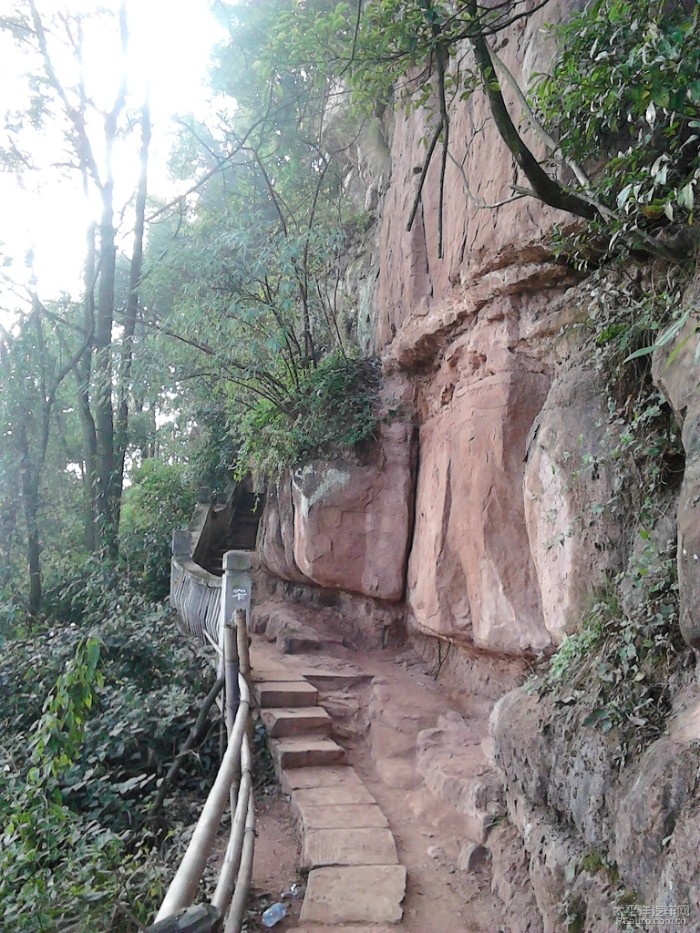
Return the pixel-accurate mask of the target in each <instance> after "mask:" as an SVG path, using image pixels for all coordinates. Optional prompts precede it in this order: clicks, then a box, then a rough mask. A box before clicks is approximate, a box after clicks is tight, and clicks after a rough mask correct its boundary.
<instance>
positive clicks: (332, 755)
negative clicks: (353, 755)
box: [270, 736, 345, 771]
mask: <svg viewBox="0 0 700 933" xmlns="http://www.w3.org/2000/svg"><path fill="white" fill-rule="evenodd" d="M270 753H271V754H272V760H273V761H274V762H275V767H276V769H277V770H278V771H285V770H286V769H287V768H307V767H318V766H319V765H337V764H339V763H340V762H341V761H343V759H344V758H345V750H344V749H343V748H341V746H340V745H338V743H337V742H334V741H333V739H328V738H318V739H316V738H313V737H308V738H307V737H305V736H301V737H299V736H291V737H289V738H284V739H270Z"/></svg>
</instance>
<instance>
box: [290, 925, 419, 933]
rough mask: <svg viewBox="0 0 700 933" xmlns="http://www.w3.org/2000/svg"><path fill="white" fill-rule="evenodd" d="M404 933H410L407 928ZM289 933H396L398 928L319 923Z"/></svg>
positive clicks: (297, 928) (294, 929)
mask: <svg viewBox="0 0 700 933" xmlns="http://www.w3.org/2000/svg"><path fill="white" fill-rule="evenodd" d="M401 931H402V933H409V931H408V930H406V928H405V927H401ZM288 933H396V927H393V926H391V927H389V926H386V925H385V924H382V925H381V926H377V925H376V924H374V923H373V924H371V925H367V924H363V925H362V926H357V924H356V923H353V925H352V926H346V925H345V924H343V926H337V925H336V924H333V925H332V926H328V925H327V924H325V923H324V924H322V925H319V924H318V923H310V924H308V923H305V924H304V926H303V927H292V929H291V930H289V931H288Z"/></svg>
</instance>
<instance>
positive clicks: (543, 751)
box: [262, 5, 700, 933]
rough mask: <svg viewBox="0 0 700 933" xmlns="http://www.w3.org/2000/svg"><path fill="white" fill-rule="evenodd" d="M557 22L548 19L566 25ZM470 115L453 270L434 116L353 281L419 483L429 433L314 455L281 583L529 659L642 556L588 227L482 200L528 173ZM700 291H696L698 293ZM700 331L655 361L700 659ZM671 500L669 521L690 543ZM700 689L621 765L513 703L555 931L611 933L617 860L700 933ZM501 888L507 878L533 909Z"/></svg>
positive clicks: (521, 824) (529, 27)
mask: <svg viewBox="0 0 700 933" xmlns="http://www.w3.org/2000/svg"><path fill="white" fill-rule="evenodd" d="M560 6H561V5H560ZM556 10H557V8H556V7H551V6H548V7H547V8H546V15H547V18H548V19H550V20H551V18H552V16H553V15H556ZM544 15H545V11H540V12H539V13H538V14H536V15H535V16H533V17H532V18H531V19H525V20H523V21H521V22H520V23H519V24H517V26H515V27H514V28H513V29H512V30H511V33H510V35H509V36H508V37H507V39H508V42H507V44H504V47H503V48H502V50H501V53H500V54H501V55H502V57H503V58H504V60H505V61H506V64H507V65H508V66H509V68H510V69H511V71H512V72H513V73H514V74H515V76H516V78H517V79H518V80H519V81H520V83H521V84H523V85H527V83H528V80H529V78H530V76H531V75H532V74H533V73H534V72H535V71H541V70H543V68H544V67H546V60H547V55H548V50H547V48H546V47H545V46H544V45H543V39H542V33H541V26H542V21H543V17H544ZM511 105H512V101H511ZM512 109H513V112H515V108H514V107H513V108H512ZM451 119H452V123H451V137H452V139H453V140H457V141H458V142H457V143H454V145H455V147H456V151H455V153H454V155H455V159H456V163H457V164H455V162H454V161H448V166H447V179H446V185H445V190H446V193H447V195H446V201H445V204H444V207H443V210H444V213H443V224H444V247H445V249H444V256H443V257H442V258H439V257H438V255H437V242H438V236H437V223H438V222H437V216H438V181H439V165H438V164H437V163H438V161H439V160H436V164H435V165H434V166H432V167H431V168H430V170H429V172H428V176H427V181H426V185H425V188H424V192H423V197H422V200H421V206H420V208H419V210H418V214H417V217H416V221H415V223H414V226H413V229H412V231H411V232H408V231H407V230H406V220H407V217H408V215H409V212H410V209H411V205H412V203H413V199H414V196H415V190H416V184H417V180H416V179H417V176H416V171H415V170H416V168H417V167H419V166H420V165H421V164H422V160H423V157H424V153H425V147H424V145H423V140H424V138H425V136H426V135H427V134H429V126H428V124H429V120H428V119H427V118H426V117H425V115H424V114H421V113H420V112H413V113H411V114H409V115H405V114H398V115H397V116H396V118H395V122H394V125H393V127H392V129H391V132H390V134H389V136H390V140H389V141H390V158H391V175H390V179H389V180H388V182H387V177H386V175H383V176H382V179H381V184H379V183H377V184H375V186H374V188H373V191H374V192H375V194H376V192H377V191H382V192H383V191H384V188H385V187H386V186H387V183H388V187H387V188H386V192H385V193H383V195H382V197H381V198H380V200H379V218H380V219H379V224H380V226H379V254H378V259H377V261H378V268H379V273H378V279H377V280H376V287H375V272H374V270H375V268H376V263H375V262H369V263H366V264H365V265H364V266H363V268H364V269H365V270H372V271H371V276H370V278H371V281H368V282H364V283H363V286H362V288H358V289H356V292H357V293H358V294H362V296H363V298H362V307H363V314H364V313H365V312H366V311H367V309H368V308H369V309H370V310H369V317H370V321H369V323H370V324H371V328H370V331H371V333H370V336H369V338H368V339H369V342H370V345H371V347H372V348H373V349H374V351H375V352H376V353H377V354H378V355H379V356H380V357H381V359H382V362H383V367H384V372H385V374H386V375H387V377H390V378H391V380H393V382H394V383H395V384H402V385H403V387H404V395H405V396H408V397H410V399H411V400H412V408H413V412H414V420H415V423H416V426H417V438H418V440H417V463H418V466H417V471H415V472H414V469H413V463H414V451H413V444H414V438H413V434H412V432H411V431H410V430H409V429H408V427H407V426H406V425H405V424H403V423H401V422H398V423H396V424H394V425H393V426H390V427H386V428H384V433H383V437H382V454H381V455H380V463H381V466H370V467H358V466H357V465H350V464H345V463H327V464H312V465H310V466H309V467H307V468H305V469H304V470H301V471H299V472H298V473H296V474H295V475H294V476H292V477H289V476H288V477H286V478H284V479H283V480H282V481H281V483H280V486H279V488H278V490H277V497H278V499H277V501H278V503H279V506H278V509H277V510H275V508H274V507H271V506H268V511H267V517H266V523H265V531H264V536H263V539H262V556H263V562H264V564H265V565H266V566H267V568H268V569H269V570H270V572H272V573H274V574H276V575H277V576H279V577H282V578H283V579H286V580H289V581H296V582H304V581H310V582H312V583H315V584H317V585H319V586H323V587H330V588H335V589H338V590H345V591H350V592H353V593H357V594H362V595H365V596H369V597H374V598H377V599H380V600H391V601H396V602H398V603H399V604H401V605H403V607H404V608H405V618H406V622H407V626H408V629H409V630H413V631H417V632H420V633H423V634H426V635H429V636H436V637H437V638H440V639H447V640H449V641H450V643H452V644H456V645H457V646H458V647H463V648H465V649H469V650H472V649H478V651H480V652H489V653H492V654H497V655H510V656H514V657H515V656H522V655H526V656H533V655H536V654H538V653H540V652H543V651H548V650H553V649H554V648H555V647H556V646H557V645H559V644H560V643H561V641H562V639H563V638H564V636H565V635H566V634H567V633H569V632H571V631H575V630H576V629H577V627H578V626H579V625H580V622H581V619H582V617H583V615H584V612H585V610H586V607H587V605H588V601H589V599H590V594H591V592H592V591H593V590H594V589H595V587H596V586H599V585H600V584H602V583H603V581H604V580H605V578H606V575H608V574H609V573H611V572H615V571H617V570H619V569H620V568H621V567H622V566H624V564H625V562H626V560H627V559H628V558H629V553H628V551H629V547H630V540H631V538H630V535H629V534H628V538H627V540H624V535H623V534H622V531H621V528H620V526H619V523H618V522H617V520H616V517H615V516H613V515H611V514H609V513H608V511H607V510H606V503H607V502H609V500H610V499H611V497H612V495H613V493H614V492H615V489H616V486H615V484H616V483H617V482H619V478H616V476H615V472H614V470H613V467H612V465H611V463H610V458H606V457H605V456H604V455H603V454H604V451H605V449H606V448H610V447H611V446H613V444H614V440H615V439H614V437H611V433H610V432H611V430H613V429H612V428H611V427H610V425H609V421H608V391H607V388H606V385H605V378H604V376H603V375H602V374H601V372H600V371H599V369H598V368H597V366H596V365H595V360H594V353H593V350H594V349H595V346H594V344H592V343H591V338H590V333H589V332H588V331H587V330H586V328H585V327H583V326H577V325H579V324H581V322H584V321H585V319H586V299H585V295H584V291H583V290H584V285H582V283H581V281H580V278H579V277H577V276H576V275H575V274H574V273H573V272H572V271H571V270H570V269H569V268H567V267H566V266H565V265H563V264H560V263H558V262H556V261H555V260H554V258H553V256H552V253H551V250H550V249H549V248H548V246H547V242H548V235H549V233H550V231H551V228H552V226H553V224H555V223H559V224H566V223H570V218H569V217H567V216H564V215H561V214H558V213H557V212H556V211H553V210H551V209H550V208H547V207H545V206H543V205H541V204H539V203H538V202H536V201H534V200H532V199H520V200H515V201H512V200H511V201H510V203H507V204H502V205H501V206H498V207H490V208H487V207H485V206H484V205H493V204H496V203H500V202H503V201H508V200H510V198H511V196H512V193H513V192H512V188H511V186H512V185H516V186H524V185H525V182H524V180H523V179H522V178H521V177H520V175H519V173H518V172H517V171H516V170H515V169H514V167H513V164H512V160H511V158H510V156H509V154H508V153H507V152H506V150H505V147H504V146H503V144H502V143H501V141H500V139H499V138H498V136H497V134H496V131H495V129H494V128H493V126H492V124H491V123H490V121H489V120H488V113H487V110H486V105H485V102H484V100H483V98H482V97H480V96H478V95H475V96H474V97H473V98H472V99H471V100H469V101H467V102H463V103H457V104H455V105H454V106H453V112H452V115H451ZM523 132H524V133H525V135H526V136H527V129H526V128H525V129H523ZM530 143H531V145H532V146H533V148H535V149H536V148H537V146H536V142H534V141H532V140H530ZM459 165H461V166H462V168H459V167H458V166H459ZM467 185H468V189H469V190H468V191H467ZM360 265H362V264H360ZM358 268H359V266H358ZM698 281H700V280H698ZM698 295H700V284H698V283H697V282H696V284H695V286H694V290H691V291H690V292H689V293H688V300H695V301H696V300H697V297H698ZM367 323H368V322H367V321H364V324H365V325H366V324H367ZM695 327H696V325H695V323H694V322H689V324H688V326H687V330H686V332H685V333H683V334H681V335H679V337H678V339H677V341H676V343H675V345H672V346H670V347H668V348H667V349H666V351H665V354H663V355H662V354H657V359H656V360H655V364H654V365H655V378H656V382H657V384H658V385H659V387H660V388H661V390H662V391H663V393H664V394H665V396H666V398H667V399H668V400H669V402H670V404H671V405H672V407H673V409H674V411H675V413H676V416H677V419H678V422H679V424H682V428H683V446H684V450H685V454H686V457H687V465H686V471H685V477H684V482H683V487H682V491H681V496H680V503H679V506H678V543H679V548H678V568H679V578H680V592H681V612H682V619H681V625H682V630H683V635H684V637H685V639H686V641H687V643H688V644H689V645H691V646H692V647H693V648H694V649H696V650H700V558H699V557H698V555H700V520H699V519H698V503H700V390H698V384H699V383H700V365H699V364H698V363H697V361H696V345H697V334H696V332H695ZM685 338H688V339H687V340H686V342H685V343H684V342H683V341H684V340H685ZM672 352H673V354H674V356H673V359H674V363H673V365H672V366H669V365H667V364H668V360H669V355H670V354H671V353H672ZM628 481H629V482H636V480H635V479H634V478H633V477H630V478H629V479H628ZM268 503H274V500H273V499H272V497H270V498H268ZM675 505H676V504H675V502H669V503H668V508H667V524H668V527H669V528H670V531H671V536H674V535H675V528H674V527H673V519H672V516H673V514H674V510H675ZM631 537H632V538H633V537H634V535H632V536H631ZM690 679H691V675H690V674H689V675H688V677H687V678H686V679H685V681H679V682H678V683H677V684H675V685H674V689H675V690H677V691H679V690H680V691H681V693H679V697H680V699H678V700H677V703H676V706H675V711H674V716H673V718H672V721H671V727H670V731H669V734H668V735H667V736H663V737H659V738H658V739H657V741H656V742H655V743H654V744H652V745H651V746H650V747H649V748H648V749H647V750H646V751H645V752H644V753H643V755H642V756H641V757H639V758H638V759H636V760H634V759H632V760H631V761H630V762H629V763H628V765H627V766H626V767H625V768H622V769H621V768H620V761H619V757H618V755H617V753H618V751H619V749H617V748H616V746H615V740H614V739H613V738H611V737H606V736H605V735H603V734H601V733H600V732H597V731H595V730H593V729H590V728H586V729H583V728H582V729H580V730H573V731H572V730H569V731H568V732H567V731H566V723H565V722H564V713H565V712H566V711H565V710H564V713H563V712H562V710H561V709H559V708H557V706H556V704H553V703H551V702H548V701H547V700H546V699H545V700H538V698H537V697H535V696H530V695H529V694H526V693H524V692H523V691H516V692H514V693H512V694H509V695H507V696H506V697H505V698H504V699H503V700H502V701H501V703H500V704H499V706H498V707H497V710H496V713H495V714H494V721H493V731H494V738H495V743H496V752H497V762H498V765H499V766H500V768H501V769H502V772H503V775H504V781H505V785H506V790H507V799H508V816H509V820H510V823H511V824H512V827H511V829H512V828H513V827H514V828H515V829H514V830H513V831H516V830H517V833H519V835H520V838H521V839H522V844H523V846H524V849H525V851H526V853H527V858H526V859H525V862H524V864H527V866H528V868H527V874H528V877H529V883H531V884H532V888H533V890H534V895H535V899H536V901H537V906H538V909H539V911H540V915H541V918H542V927H541V928H542V929H544V930H551V931H559V930H561V929H565V928H566V927H565V926H563V925H562V923H563V921H562V919H561V918H562V916H563V913H562V912H563V911H564V913H566V911H567V910H569V908H571V912H572V916H574V919H576V918H578V920H577V922H578V921H580V920H581V918H582V917H583V918H584V921H585V925H584V926H582V927H576V928H577V929H579V928H580V929H585V930H588V931H600V933H603V931H609V930H610V929H613V928H614V927H615V918H614V917H613V914H612V906H611V903H612V902H611V901H610V896H611V895H610V890H611V888H610V885H611V882H610V878H609V877H608V876H607V875H606V874H605V872H604V871H600V870H598V869H597V868H591V865H590V864H589V863H590V862H591V859H590V858H589V859H588V861H587V860H586V855H587V853H588V855H590V853H591V852H592V851H595V852H601V853H603V854H604V855H605V857H606V859H607V860H608V861H607V862H606V864H610V865H612V864H615V865H617V869H615V870H616V871H619V875H620V878H621V879H622V881H623V883H624V884H626V885H627V886H628V887H629V888H630V889H634V891H635V892H636V894H637V896H638V897H641V898H643V899H644V901H645V902H646V903H649V904H658V905H667V906H673V905H674V904H684V903H690V904H692V909H693V911H694V914H693V916H697V917H698V918H700V906H699V905H698V898H699V897H700V863H699V862H698V859H697V851H698V849H699V846H698V843H699V842H700V828H699V827H698V819H697V814H698V808H697V800H696V797H695V796H694V794H695V784H696V775H697V768H698V766H700V761H699V760H698V747H700V746H699V744H698V743H700V733H698V729H697V722H698V718H697V709H698V697H697V695H696V692H695V690H694V689H693V687H692V686H691V684H690ZM681 688H683V689H682V690H681ZM517 833H516V834H517ZM498 836H499V834H498V833H494V836H493V838H494V843H493V848H492V852H493V857H494V865H496V863H497V860H498V857H499V856H498ZM487 844H488V843H487ZM571 866H574V869H575V870H573V871H572V870H571ZM499 872H500V869H499ZM505 874H507V873H505ZM505 874H503V873H501V874H499V875H498V877H499V878H501V881H500V882H497V881H494V885H495V887H496V888H498V886H499V884H501V888H502V892H503V897H504V899H505V900H506V901H508V900H509V899H510V900H511V901H512V902H513V903H514V902H515V892H512V891H510V892H509V889H508V885H507V884H505V882H503V878H504V877H505ZM581 904H584V905H587V906H586V909H585V910H583V913H581V911H580V910H579V908H580V905H581ZM577 905H579V906H578V907H577ZM513 923H514V924H515V925H514V926H513V929H517V928H518V927H517V918H516V919H514V920H513Z"/></svg>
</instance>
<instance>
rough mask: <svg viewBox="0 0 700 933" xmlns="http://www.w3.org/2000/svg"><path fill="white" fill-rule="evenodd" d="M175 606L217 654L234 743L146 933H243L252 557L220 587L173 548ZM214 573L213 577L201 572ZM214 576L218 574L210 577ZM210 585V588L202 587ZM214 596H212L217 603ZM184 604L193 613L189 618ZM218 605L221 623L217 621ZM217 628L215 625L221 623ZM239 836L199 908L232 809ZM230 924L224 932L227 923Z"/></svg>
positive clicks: (251, 832) (249, 792)
mask: <svg viewBox="0 0 700 933" xmlns="http://www.w3.org/2000/svg"><path fill="white" fill-rule="evenodd" d="M173 551H174V553H173V573H172V578H171V600H172V599H173V595H175V597H176V600H175V602H178V603H179V604H176V608H177V609H178V611H179V612H180V614H181V617H182V618H183V621H184V622H185V627H186V628H187V630H188V631H190V632H191V633H192V634H197V635H198V636H199V637H200V638H201V639H202V641H205V642H208V643H210V644H211V645H212V647H214V648H215V649H216V655H215V658H216V656H217V655H218V658H217V661H216V666H217V668H218V670H219V672H220V675H224V676H225V690H226V700H225V704H224V709H223V712H224V713H225V714H226V717H227V732H228V743H227V747H226V751H225V753H224V755H223V758H222V761H221V765H220V766H219V771H218V773H217V775H216V779H215V781H214V785H213V787H212V789H211V791H210V792H209V796H208V797H207V800H206V803H205V804H204V808H203V809H202V813H201V815H200V817H199V820H198V821H197V825H196V826H195V829H194V832H193V834H192V838H191V840H190V843H189V845H188V847H187V851H186V852H185V854H184V856H183V858H182V861H181V862H180V865H179V867H178V870H177V872H176V874H175V877H174V878H173V880H172V882H171V884H170V887H169V888H168V891H167V893H166V895H165V898H164V900H163V903H162V904H161V907H160V910H159V911H158V914H157V916H156V920H155V923H154V924H153V925H152V926H150V927H148V928H147V930H146V931H145V933H220V931H222V930H223V931H224V933H240V930H241V926H242V924H243V919H244V915H245V906H246V902H247V898H248V891H249V889H250V879H251V875H252V868H253V848H254V837H255V808H254V804H253V776H252V754H251V748H250V741H249V735H248V733H249V724H250V706H251V701H250V685H249V683H248V680H247V679H246V675H247V674H248V673H249V671H250V660H249V656H248V628H247V611H249V607H250V574H249V569H250V554H248V553H245V552H239V551H229V552H227V553H226V554H225V555H224V562H223V566H224V576H223V577H222V578H220V579H219V578H213V579H215V580H216V581H217V583H218V592H216V600H218V602H216V603H215V600H214V598H213V593H214V592H215V591H216V589H217V588H216V587H215V586H213V585H212V584H211V581H210V580H207V579H206V578H203V577H202V576H201V574H200V573H199V572H198V570H199V571H201V568H197V566H196V565H194V568H195V569H193V568H192V567H190V566H189V563H191V559H190V558H189V556H188V555H186V554H183V553H182V552H181V553H180V554H176V553H175V548H174V549H173ZM201 573H204V574H206V571H201ZM206 576H207V577H211V576H212V575H211V574H206ZM202 583H204V586H202V585H201V584H202ZM206 591H211V593H212V596H211V597H210V596H209V595H208V593H207V592H206ZM182 605H184V606H186V608H187V612H188V613H189V615H188V617H187V618H185V616H184V615H183V611H182ZM214 605H216V610H217V612H216V616H214V617H213V618H212V612H213V607H214ZM213 622H215V624H213ZM229 801H230V804H231V831H230V836H229V840H228V845H227V847H226V854H225V857H224V861H223V865H222V867H221V871H220V874H219V879H218V883H217V886H216V890H215V892H214V895H213V897H212V902H211V904H207V905H201V904H200V905H197V906H194V907H193V906H192V902H193V900H194V899H195V897H196V895H197V891H198V889H199V885H200V882H201V879H202V875H203V873H204V870H205V868H206V865H207V862H208V860H209V858H210V857H211V853H212V850H213V848H214V843H215V841H216V837H217V834H218V831H219V827H220V824H221V819H222V817H223V814H224V811H225V810H226V804H227V802H229ZM227 912H228V918H227V919H226V922H225V925H224V919H223V918H224V917H226V913H227Z"/></svg>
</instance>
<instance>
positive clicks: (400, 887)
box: [300, 865, 448, 933]
mask: <svg viewBox="0 0 700 933" xmlns="http://www.w3.org/2000/svg"><path fill="white" fill-rule="evenodd" d="M405 893H406V869H405V868H404V866H403V865H343V866H336V867H332V868H315V869H313V871H311V872H309V879H308V883H307V887H306V896H305V898H304V903H303V905H302V908H301V918H300V919H301V922H302V923H304V922H306V921H315V922H318V923H327V924H341V923H398V922H399V921H400V920H401V917H402V916H403V910H402V908H401V902H402V900H403V898H404V895H405ZM436 933H437V931H436ZM444 933H448V931H444Z"/></svg>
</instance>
